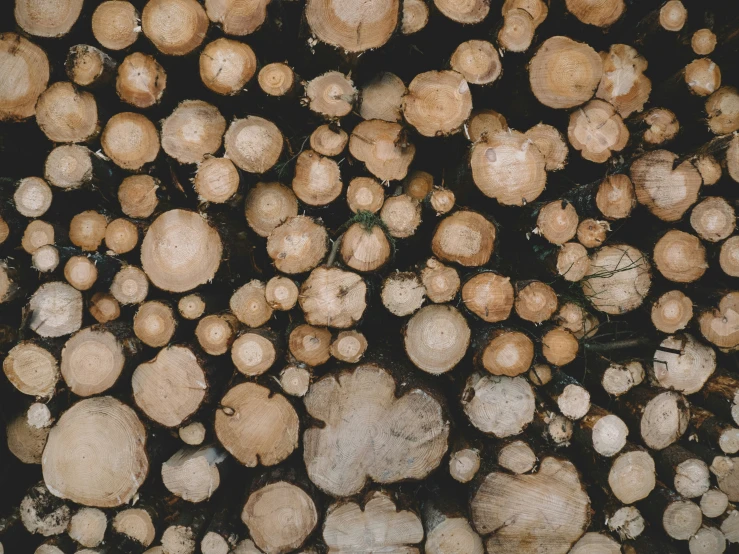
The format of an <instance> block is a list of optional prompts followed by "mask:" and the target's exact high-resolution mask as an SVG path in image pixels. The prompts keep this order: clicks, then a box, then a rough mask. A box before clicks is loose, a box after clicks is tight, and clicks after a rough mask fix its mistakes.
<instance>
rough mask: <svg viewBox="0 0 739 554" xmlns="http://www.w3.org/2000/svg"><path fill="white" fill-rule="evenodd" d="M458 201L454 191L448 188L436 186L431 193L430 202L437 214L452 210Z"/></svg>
mask: <svg viewBox="0 0 739 554" xmlns="http://www.w3.org/2000/svg"><path fill="white" fill-rule="evenodd" d="M455 202H456V197H455V196H454V193H453V192H452V191H450V190H448V189H444V188H441V187H434V189H433V190H432V191H431V194H430V195H429V204H431V207H432V208H433V209H434V211H435V212H436V215H444V214H447V213H449V212H451V211H452V209H453V208H454V205H455Z"/></svg>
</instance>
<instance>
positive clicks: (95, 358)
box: [60, 327, 126, 397]
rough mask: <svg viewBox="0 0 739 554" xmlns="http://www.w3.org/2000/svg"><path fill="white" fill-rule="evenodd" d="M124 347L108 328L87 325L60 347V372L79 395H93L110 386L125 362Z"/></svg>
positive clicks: (116, 378) (68, 385)
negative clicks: (98, 328) (99, 328)
mask: <svg viewBox="0 0 739 554" xmlns="http://www.w3.org/2000/svg"><path fill="white" fill-rule="evenodd" d="M125 359H126V356H125V352H124V350H123V346H122V345H121V343H120V342H119V340H118V339H117V338H116V336H115V335H114V334H113V333H111V332H110V331H103V330H95V329H93V328H90V327H87V328H85V329H82V330H81V331H79V332H77V333H75V334H74V335H73V336H72V337H71V338H70V339H69V340H68V341H67V342H66V344H65V345H64V349H63V350H62V360H61V364H60V367H61V373H62V377H63V378H64V381H65V382H66V384H67V387H69V390H71V391H72V392H73V393H75V394H76V395H78V396H83V397H84V396H92V395H95V394H100V393H103V392H105V391H107V390H108V389H109V388H111V387H112V386H113V385H114V384H115V382H116V381H117V380H118V377H119V376H120V374H121V372H122V371H123V365H124V364H125Z"/></svg>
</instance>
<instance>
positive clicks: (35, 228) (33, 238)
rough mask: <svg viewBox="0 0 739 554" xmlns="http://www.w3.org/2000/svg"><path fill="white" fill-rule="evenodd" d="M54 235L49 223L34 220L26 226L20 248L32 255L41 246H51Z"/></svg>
mask: <svg viewBox="0 0 739 554" xmlns="http://www.w3.org/2000/svg"><path fill="white" fill-rule="evenodd" d="M54 234H55V231H54V227H53V225H51V223H47V222H46V221H42V220H40V219H34V220H32V221H30V222H29V223H28V225H26V229H25V231H24V232H23V238H22V239H21V248H23V250H25V251H26V252H27V253H29V254H34V253H35V252H36V251H37V250H38V249H39V248H42V247H43V246H47V245H53V244H54ZM3 296H5V295H3Z"/></svg>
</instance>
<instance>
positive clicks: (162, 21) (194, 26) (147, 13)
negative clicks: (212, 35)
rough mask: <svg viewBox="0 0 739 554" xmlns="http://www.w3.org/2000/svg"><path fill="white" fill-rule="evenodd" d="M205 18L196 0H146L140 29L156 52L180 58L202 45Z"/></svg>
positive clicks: (205, 24)
mask: <svg viewBox="0 0 739 554" xmlns="http://www.w3.org/2000/svg"><path fill="white" fill-rule="evenodd" d="M208 24H209V21H208V16H207V15H206V14H205V10H204V9H203V8H202V6H201V5H200V4H199V3H198V2H197V1H196V0H150V1H149V2H148V3H147V4H146V5H145V6H144V11H143V12H142V13H141V28H142V29H143V31H144V34H145V35H146V38H148V39H149V40H150V41H151V42H152V43H153V44H154V46H156V48H157V50H159V51H160V52H161V53H162V54H166V55H168V56H183V55H185V54H188V53H190V52H192V51H193V50H195V49H196V48H197V47H198V46H200V44H201V43H202V42H203V39H204V38H205V35H206V33H207V31H208Z"/></svg>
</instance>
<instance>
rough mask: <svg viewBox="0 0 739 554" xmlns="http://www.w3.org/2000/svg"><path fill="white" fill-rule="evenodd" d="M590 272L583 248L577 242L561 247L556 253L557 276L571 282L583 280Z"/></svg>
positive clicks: (586, 254) (586, 252) (588, 261)
mask: <svg viewBox="0 0 739 554" xmlns="http://www.w3.org/2000/svg"><path fill="white" fill-rule="evenodd" d="M589 271H590V258H588V251H587V250H586V249H585V247H584V246H583V245H582V244H580V243H577V242H568V243H566V244H563V245H562V248H560V250H559V252H558V253H557V274H558V275H561V276H562V277H563V278H564V279H566V280H567V281H571V282H577V281H580V280H582V279H583V277H585V276H586V275H587V274H588V273H589Z"/></svg>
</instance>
